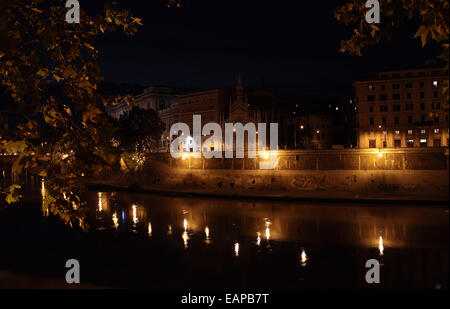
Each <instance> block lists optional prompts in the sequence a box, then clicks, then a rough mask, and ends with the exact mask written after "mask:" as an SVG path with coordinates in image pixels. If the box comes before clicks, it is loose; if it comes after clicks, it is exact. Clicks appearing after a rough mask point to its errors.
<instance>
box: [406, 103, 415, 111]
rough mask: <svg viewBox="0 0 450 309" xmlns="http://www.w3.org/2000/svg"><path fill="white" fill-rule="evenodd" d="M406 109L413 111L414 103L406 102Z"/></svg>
mask: <svg viewBox="0 0 450 309" xmlns="http://www.w3.org/2000/svg"><path fill="white" fill-rule="evenodd" d="M405 109H406V110H407V111H412V110H414V104H406V105H405Z"/></svg>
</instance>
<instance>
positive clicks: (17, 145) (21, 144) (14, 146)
mask: <svg viewBox="0 0 450 309" xmlns="http://www.w3.org/2000/svg"><path fill="white" fill-rule="evenodd" d="M27 147H28V146H27V143H26V142H25V141H11V142H9V143H7V144H6V151H7V152H23V151H24V150H25V149H26V148H27Z"/></svg>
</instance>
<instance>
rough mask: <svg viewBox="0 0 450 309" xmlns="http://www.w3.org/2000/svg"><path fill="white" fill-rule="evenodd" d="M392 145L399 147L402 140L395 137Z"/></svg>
mask: <svg viewBox="0 0 450 309" xmlns="http://www.w3.org/2000/svg"><path fill="white" fill-rule="evenodd" d="M394 147H395V148H400V147H402V140H400V139H395V140H394Z"/></svg>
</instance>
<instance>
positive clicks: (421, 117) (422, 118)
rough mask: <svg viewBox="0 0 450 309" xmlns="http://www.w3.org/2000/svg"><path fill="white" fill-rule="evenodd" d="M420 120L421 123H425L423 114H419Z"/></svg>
mask: <svg viewBox="0 0 450 309" xmlns="http://www.w3.org/2000/svg"><path fill="white" fill-rule="evenodd" d="M420 122H421V123H425V116H423V115H422V116H420Z"/></svg>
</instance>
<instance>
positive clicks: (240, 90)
mask: <svg viewBox="0 0 450 309" xmlns="http://www.w3.org/2000/svg"><path fill="white" fill-rule="evenodd" d="M236 99H237V100H236V101H238V102H243V101H244V89H243V87H242V81H241V74H240V73H239V76H238V83H237V87H236Z"/></svg>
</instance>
